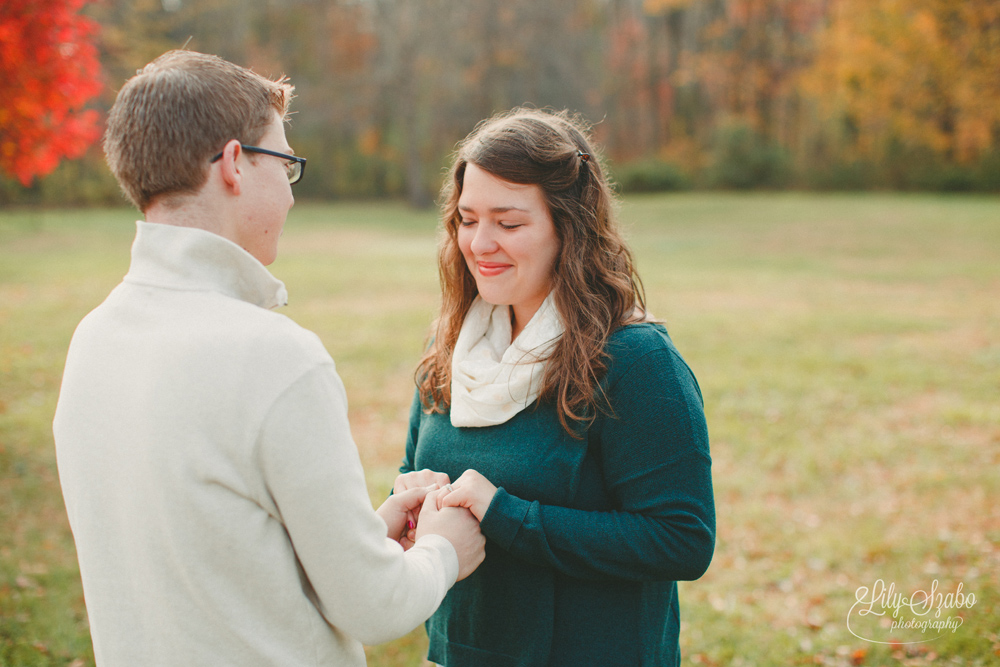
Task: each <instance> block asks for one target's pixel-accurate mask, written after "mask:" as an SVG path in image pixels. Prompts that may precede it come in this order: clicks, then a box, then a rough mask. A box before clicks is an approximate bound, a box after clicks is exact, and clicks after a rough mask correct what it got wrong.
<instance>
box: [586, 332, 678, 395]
mask: <svg viewBox="0 0 1000 667" xmlns="http://www.w3.org/2000/svg"><path fill="white" fill-rule="evenodd" d="M605 352H606V353H607V355H608V357H607V361H608V374H607V381H608V383H609V384H610V385H613V384H615V382H616V381H617V380H618V379H619V378H620V377H622V376H623V375H625V374H627V373H630V372H639V373H649V374H654V375H658V376H661V378H660V379H664V378H662V376H663V375H664V374H667V375H673V376H675V377H677V379H684V380H685V381H694V374H693V373H692V372H691V369H690V367H689V366H688V365H687V362H685V361H684V359H683V357H681V354H680V352H678V351H677V348H676V347H675V346H674V342H673V341H672V340H671V339H670V335H669V334H668V333H667V329H666V327H664V326H663V325H662V324H660V323H657V322H639V323H636V324H626V325H624V326H621V327H618V328H617V329H615V330H614V331H613V332H611V335H610V336H609V337H608V343H607V345H606V347H605ZM640 362H643V363H640Z"/></svg>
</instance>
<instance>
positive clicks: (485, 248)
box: [470, 222, 499, 255]
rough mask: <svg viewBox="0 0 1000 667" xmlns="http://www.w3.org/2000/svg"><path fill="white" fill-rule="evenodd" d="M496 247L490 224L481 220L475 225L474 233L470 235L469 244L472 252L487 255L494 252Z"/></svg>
mask: <svg viewBox="0 0 1000 667" xmlns="http://www.w3.org/2000/svg"><path fill="white" fill-rule="evenodd" d="M498 247H499V246H498V245H497V242H496V237H495V235H494V231H493V229H492V225H486V224H483V223H481V222H480V223H479V224H478V225H476V235H475V236H473V237H472V244H471V245H470V249H471V250H472V252H473V254H476V255H488V254H489V253H491V252H496V250H497V248H498Z"/></svg>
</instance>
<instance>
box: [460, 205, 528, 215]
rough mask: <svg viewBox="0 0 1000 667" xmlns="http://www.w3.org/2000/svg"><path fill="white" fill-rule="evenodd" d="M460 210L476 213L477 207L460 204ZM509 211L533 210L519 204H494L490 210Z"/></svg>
mask: <svg viewBox="0 0 1000 667" xmlns="http://www.w3.org/2000/svg"><path fill="white" fill-rule="evenodd" d="M458 210H460V211H468V212H469V213H475V209H473V208H472V207H471V206H462V205H459V207H458ZM508 211H520V212H522V213H531V211H529V210H528V209H526V208H521V207H519V206H494V207H493V208H491V209H490V210H489V212H490V213H507V212H508Z"/></svg>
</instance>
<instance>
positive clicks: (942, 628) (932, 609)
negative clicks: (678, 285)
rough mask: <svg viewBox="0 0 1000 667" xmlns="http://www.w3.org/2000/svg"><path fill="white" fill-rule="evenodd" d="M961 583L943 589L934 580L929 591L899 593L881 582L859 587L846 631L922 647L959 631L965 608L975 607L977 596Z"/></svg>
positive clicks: (872, 639) (867, 638) (869, 639)
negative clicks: (965, 589)
mask: <svg viewBox="0 0 1000 667" xmlns="http://www.w3.org/2000/svg"><path fill="white" fill-rule="evenodd" d="M963 588H964V585H963V584H962V583H959V584H958V586H956V587H955V589H954V590H944V589H942V588H941V587H940V586H939V584H938V580H937V579H935V580H934V582H933V583H932V584H931V586H930V589H929V590H923V589H917V590H914V591H912V592H909V593H908V592H906V591H903V590H897V589H896V584H894V583H889V584H888V585H887V584H886V583H885V582H884V581H882V580H881V579H878V580H877V581H876V582H875V583H874V584H873V585H872V587H871V588H869V587H868V586H859V587H858V589H857V590H856V591H854V597H855V602H854V605H852V606H851V610H850V611H849V612H847V629H848V630H850V631H851V634H852V635H854V636H855V637H857V638H858V639H863V640H865V641H867V642H873V643H876V644H894V645H895V644H923V643H924V642H930V641H934V640H935V639H940V638H941V637H943V636H944V635H946V634H948V633H955V632H957V631H958V629H959V628H960V627H962V624H963V623H964V622H965V619H964V618H963V616H962V615H961V611H962V610H963V609H972V607H974V606H975V604H976V596H975V594H974V593H966V592H965V591H964V590H963Z"/></svg>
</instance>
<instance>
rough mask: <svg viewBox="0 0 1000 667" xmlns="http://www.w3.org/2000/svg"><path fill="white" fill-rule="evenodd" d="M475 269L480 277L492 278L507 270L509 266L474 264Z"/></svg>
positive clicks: (486, 263) (488, 263) (485, 263)
mask: <svg viewBox="0 0 1000 667" xmlns="http://www.w3.org/2000/svg"><path fill="white" fill-rule="evenodd" d="M476 267H477V268H478V269H479V273H480V275H483V276H486V277H487V278H489V277H492V276H499V275H500V274H501V273H503V272H504V271H506V270H507V269H509V268H510V267H511V265H510V264H499V263H497V262H476Z"/></svg>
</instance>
